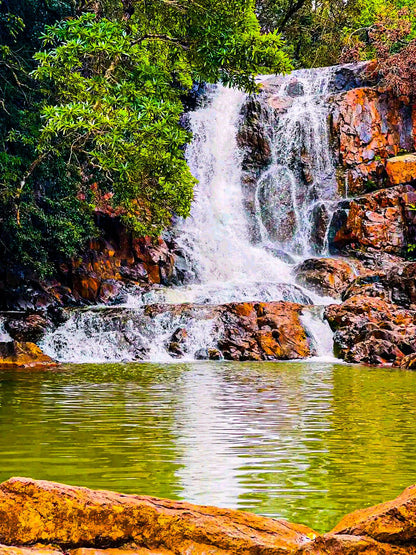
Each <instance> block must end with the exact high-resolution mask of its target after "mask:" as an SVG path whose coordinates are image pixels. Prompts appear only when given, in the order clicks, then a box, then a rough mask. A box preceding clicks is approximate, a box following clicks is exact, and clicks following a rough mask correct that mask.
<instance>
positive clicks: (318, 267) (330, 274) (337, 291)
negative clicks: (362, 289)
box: [294, 258, 355, 298]
mask: <svg viewBox="0 0 416 555" xmlns="http://www.w3.org/2000/svg"><path fill="white" fill-rule="evenodd" d="M294 271H295V276H296V281H297V282H298V283H300V284H301V285H304V286H305V287H308V288H309V289H312V290H314V291H316V292H317V293H319V294H321V295H328V296H331V297H334V298H340V297H341V294H342V292H343V290H344V289H345V288H346V287H347V286H348V284H349V283H351V281H353V279H354V277H355V272H354V269H353V268H352V266H351V264H349V263H348V262H347V261H345V260H342V259H338V258H310V259H308V260H305V261H304V262H302V263H301V264H299V265H298V266H296V268H295V270H294Z"/></svg>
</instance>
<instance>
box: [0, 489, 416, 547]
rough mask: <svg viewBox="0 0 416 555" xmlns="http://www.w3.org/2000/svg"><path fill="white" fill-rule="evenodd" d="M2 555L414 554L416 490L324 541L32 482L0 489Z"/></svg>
mask: <svg viewBox="0 0 416 555" xmlns="http://www.w3.org/2000/svg"><path fill="white" fill-rule="evenodd" d="M0 543H1V545H0V554H1V555H30V554H32V555H41V554H45V555H62V554H64V553H65V554H70V555H133V554H138V555H144V554H153V555H173V554H178V555H181V554H189V555H226V554H233V555H238V554H241V555H242V554H252V555H289V554H291V555H341V554H344V555H355V554H358V553H364V554H367V555H402V554H403V555H404V554H407V555H412V554H413V555H414V554H416V486H411V487H409V488H407V489H406V490H405V491H404V492H403V493H402V494H401V495H400V496H399V497H397V498H396V499H395V500H393V501H390V502H387V503H383V504H381V505H377V506H375V507H371V508H368V509H363V510H358V511H356V512H354V513H351V514H350V515H347V516H346V517H344V518H343V519H342V520H341V522H340V523H339V524H338V525H337V526H336V527H335V528H334V529H333V530H332V531H331V532H329V533H328V534H324V535H319V534H317V533H316V532H314V531H313V530H311V529H310V528H308V527H306V526H302V525H299V524H292V523H290V522H287V521H285V520H280V519H274V518H265V517H261V516H258V515H254V514H250V513H244V512H239V511H234V510H229V509H218V508H215V507H204V506H198V505H191V504H189V503H184V502H179V501H169V500H167V499H158V498H155V497H144V496H138V495H123V494H119V493H113V492H109V491H93V490H89V489H86V488H80V487H73V486H65V485H62V484H57V483H54V482H46V481H36V480H31V479H30V478H11V479H10V480H8V481H7V482H4V483H3V484H1V485H0Z"/></svg>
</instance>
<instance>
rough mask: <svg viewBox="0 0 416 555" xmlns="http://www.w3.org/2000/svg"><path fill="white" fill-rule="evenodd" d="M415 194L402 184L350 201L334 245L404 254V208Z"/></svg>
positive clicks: (411, 201)
mask: <svg viewBox="0 0 416 555" xmlns="http://www.w3.org/2000/svg"><path fill="white" fill-rule="evenodd" d="M414 200H416V195H415V191H414V189H413V187H411V186H410V185H402V186H398V187H393V188H391V189H382V190H380V191H377V192H375V193H370V194H367V195H364V196H363V197H360V198H357V199H354V200H353V201H352V202H351V205H350V210H349V214H348V218H347V222H346V224H345V226H344V227H343V228H341V229H340V230H339V231H338V233H337V234H336V236H335V238H334V240H333V243H334V245H335V246H336V247H338V248H339V249H341V250H342V249H343V248H345V246H351V247H352V248H354V249H356V250H359V249H367V248H372V249H376V250H380V251H383V252H387V253H391V254H396V255H403V254H405V253H406V251H407V242H408V226H407V220H406V217H405V213H404V211H405V209H406V208H407V207H409V206H410V205H411V204H412V203H413V202H414Z"/></svg>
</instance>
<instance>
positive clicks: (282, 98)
mask: <svg viewBox="0 0 416 555" xmlns="http://www.w3.org/2000/svg"><path fill="white" fill-rule="evenodd" d="M332 75H333V70H332V69H331V68H329V69H323V70H310V71H306V70H303V71H298V72H294V73H293V74H291V75H290V76H287V77H282V76H277V77H265V78H263V79H262V83H263V86H264V92H262V93H261V94H260V95H259V96H257V97H256V100H255V101H256V102H257V103H259V105H260V108H261V109H260V117H258V120H259V121H258V122H257V123H258V129H257V131H259V132H261V133H262V136H263V139H264V141H266V142H267V144H268V145H269V146H268V148H269V150H270V152H269V159H268V160H267V163H265V164H264V165H263V167H257V168H256V169H255V170H253V168H251V174H250V168H249V169H247V164H245V158H247V149H245V148H244V145H241V136H240V135H241V130H242V129H243V128H244V125H245V120H244V111H245V107H246V106H247V104H248V103H249V102H252V100H253V99H252V98H250V97H247V96H246V95H244V94H243V93H241V92H239V91H236V90H233V89H228V88H225V87H222V86H220V85H218V86H216V87H212V88H211V89H210V90H209V92H208V94H207V97H206V98H205V99H204V103H203V105H202V106H201V107H200V108H199V109H197V110H196V111H194V112H192V113H190V114H189V124H190V127H191V130H192V132H193V136H194V139H193V142H192V144H191V145H190V146H189V147H188V149H187V160H188V163H189V165H190V168H191V171H192V173H193V174H194V175H195V177H196V178H197V179H198V181H199V183H198V186H197V188H196V191H195V199H194V202H193V207H192V212H191V216H190V217H189V218H188V219H186V220H184V221H180V222H179V223H178V224H177V225H176V228H175V230H174V231H173V233H174V236H175V242H176V243H177V245H178V248H179V250H180V251H181V252H182V253H183V256H184V258H185V260H186V262H187V265H188V269H189V272H188V275H191V276H192V278H191V279H190V280H189V283H187V284H185V285H183V286H177V287H165V288H161V289H159V290H157V289H156V290H153V291H151V292H150V293H147V294H144V295H142V296H141V297H140V298H138V299H135V300H134V303H133V305H130V306H127V307H126V306H124V307H113V308H103V309H90V310H83V311H77V312H76V313H75V314H74V315H73V316H72V317H71V318H70V320H69V321H68V322H66V323H65V324H64V325H62V326H61V327H60V328H58V329H57V330H56V331H55V332H53V333H51V334H49V335H48V336H47V337H46V338H45V340H44V342H43V345H42V347H43V349H44V350H45V352H46V353H48V354H49V355H51V356H53V357H55V358H57V359H59V360H65V361H77V362H83V361H91V360H94V361H106V360H137V359H147V360H158V361H160V360H172V359H173V357H175V358H178V356H179V358H181V359H184V358H185V359H186V358H187V359H192V358H194V357H195V354H196V353H198V352H200V351H201V350H204V349H205V350H206V349H208V348H210V347H213V346H215V343H216V339H217V338H218V337H219V334H220V333H221V330H220V329H218V326H217V325H216V324H215V317H213V315H212V313H210V311H209V310H205V309H204V307H206V308H208V307H209V306H212V305H216V304H220V303H227V302H242V301H264V302H266V301H278V300H285V301H293V302H299V303H301V304H304V305H312V304H326V302H327V299H323V298H321V297H319V296H317V295H316V294H314V293H312V292H310V291H307V290H305V289H303V288H301V287H299V286H297V285H296V284H295V281H294V278H293V275H292V267H293V263H294V262H295V261H298V260H300V259H302V257H305V256H310V255H311V253H317V252H321V253H325V248H326V235H327V228H328V223H329V218H330V212H331V210H332V205H334V204H335V202H336V181H335V170H334V165H333V163H332V159H331V154H330V147H329V137H328V124H327V117H328V108H327V106H326V104H325V100H326V98H327V95H328V93H329V90H330V83H331V79H332ZM249 174H250V175H249ZM248 177H249V178H248ZM246 182H250V183H251V187H252V208H253V210H252V212H251V214H250V210H249V209H248V208H247V207H248V206H249V204H250V199H248V197H247V187H246V186H245V185H244V183H246ZM250 220H251V222H250ZM253 221H254V226H255V227H257V230H256V232H257V238H253V233H252V229H251V227H252V224H253ZM331 302H333V300H332V299H331ZM160 303H165V304H164V305H163V306H162V307H161V305H160ZM184 303H193V305H190V308H189V310H188V309H186V310H183V308H181V309H179V308H178V307H184V306H185V305H184ZM152 305H154V306H158V307H159V308H158V310H157V311H156V312H155V313H153V312H152V310H151V309H152ZM175 307H176V308H175ZM149 309H150V310H149ZM308 318H309V319H308ZM306 320H307V321H305V327H307V328H309V333H312V334H313V329H312V328H313V327H314V326H313V325H311V323H313V322H315V323H316V315H315V316H314V317H313V318H312V317H308V316H306ZM318 320H319V317H318ZM318 327H319V326H318ZM324 327H325V326H324ZM324 327H322V326H321V328H320V330H319V333H320V334H322V333H323V332H324ZM178 330H179V332H180V330H186V333H185V332H184V333H185V335H186V337H185V338H182V340H181V341H182V343H181V345H182V346H181V352H180V355H175V354H172V344H175V345H176V340H175V334H177V333H179V332H178ZM181 333H182V332H181ZM325 333H326V334H327V335H328V334H329V335H328V337H329V340H330V341H332V336H331V333H330V330H329V328H328V327H326V328H325ZM329 340H328V345H329ZM315 343H316V342H315ZM321 347H322V345H321ZM321 347H320V346H319V345H318V348H317V349H316V351H317V352H318V354H323V353H320V351H322V348H321ZM325 349H326V347H324V350H325ZM327 351H328V349H327ZM325 354H328V353H327V352H325Z"/></svg>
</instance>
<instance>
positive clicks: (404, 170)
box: [386, 154, 416, 185]
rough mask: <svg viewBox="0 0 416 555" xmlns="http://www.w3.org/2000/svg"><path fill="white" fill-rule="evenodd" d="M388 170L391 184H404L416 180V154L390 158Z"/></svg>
mask: <svg viewBox="0 0 416 555" xmlns="http://www.w3.org/2000/svg"><path fill="white" fill-rule="evenodd" d="M386 171H387V175H388V176H389V180H390V184H391V185H402V184H406V183H409V184H410V183H412V182H413V181H416V154H405V155H403V156H396V157H394V158H389V159H388V160H387V162H386Z"/></svg>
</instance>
